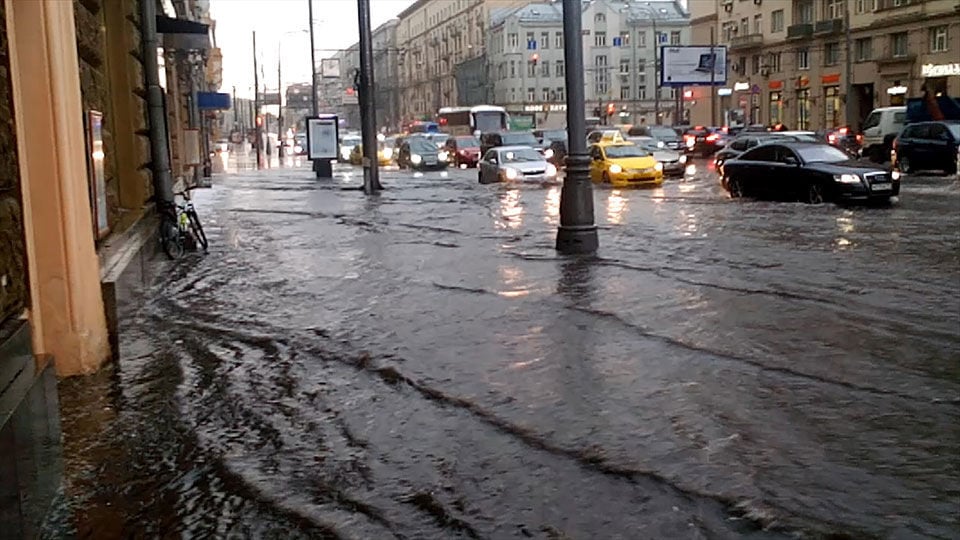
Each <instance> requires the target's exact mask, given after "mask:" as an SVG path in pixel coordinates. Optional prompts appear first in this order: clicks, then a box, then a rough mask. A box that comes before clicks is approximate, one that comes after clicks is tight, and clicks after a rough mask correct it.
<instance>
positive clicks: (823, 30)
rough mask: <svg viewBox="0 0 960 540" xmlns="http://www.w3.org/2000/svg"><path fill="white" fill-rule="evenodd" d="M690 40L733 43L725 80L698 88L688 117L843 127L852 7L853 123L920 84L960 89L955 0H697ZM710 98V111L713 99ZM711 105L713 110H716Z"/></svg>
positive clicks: (918, 90) (959, 7)
mask: <svg viewBox="0 0 960 540" xmlns="http://www.w3.org/2000/svg"><path fill="white" fill-rule="evenodd" d="M689 6H690V11H691V24H692V31H691V33H692V39H693V42H694V43H696V44H704V45H709V44H710V40H711V36H713V37H714V39H715V40H716V43H717V44H718V45H725V46H727V47H728V58H729V65H728V77H727V86H726V87H723V88H718V89H717V90H716V91H717V94H718V95H717V96H716V98H715V99H711V95H710V89H709V88H708V87H697V88H694V89H693V95H692V96H690V97H689V100H690V101H688V106H689V108H690V110H691V117H690V118H691V123H693V124H703V125H710V124H718V125H725V124H726V125H730V124H736V123H739V122H742V123H745V124H768V125H769V124H775V123H778V122H780V123H783V124H785V125H786V126H787V127H789V128H791V129H811V130H817V129H823V128H830V127H837V126H843V125H846V124H847V121H846V117H845V106H846V105H845V104H846V100H847V99H848V96H847V90H846V88H847V80H846V75H845V73H846V62H847V58H848V57H847V50H846V49H847V47H846V36H845V34H846V32H845V26H844V18H845V16H846V10H847V9H849V20H850V29H851V31H850V33H851V47H850V54H849V59H850V62H851V63H852V66H851V67H852V74H853V76H852V96H850V99H853V100H854V107H853V108H854V111H855V114H854V118H853V124H854V127H855V128H858V127H859V124H860V123H861V122H862V121H863V119H864V118H866V116H867V115H868V114H869V113H870V111H871V110H872V109H874V108H876V107H885V106H890V105H899V104H903V102H904V100H905V98H907V97H912V96H920V95H921V94H922V89H923V88H928V89H930V90H931V91H933V92H946V93H948V94H949V95H952V96H958V95H960V4H958V3H957V1H956V0H691V1H690V2H689ZM712 101H713V102H714V107H712V106H711V102H712ZM712 108H714V109H715V110H714V111H713V112H712V114H711V109H712Z"/></svg>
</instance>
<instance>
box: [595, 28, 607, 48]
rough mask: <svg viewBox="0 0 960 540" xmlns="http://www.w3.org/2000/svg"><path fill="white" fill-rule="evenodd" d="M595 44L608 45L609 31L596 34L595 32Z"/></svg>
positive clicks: (596, 45) (598, 45)
mask: <svg viewBox="0 0 960 540" xmlns="http://www.w3.org/2000/svg"><path fill="white" fill-rule="evenodd" d="M593 46H594V47H606V46H607V33H606V32H594V34H593Z"/></svg>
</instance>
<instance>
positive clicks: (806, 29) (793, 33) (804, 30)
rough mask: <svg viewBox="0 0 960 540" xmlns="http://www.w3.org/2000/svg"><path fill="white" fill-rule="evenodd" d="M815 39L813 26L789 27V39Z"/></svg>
mask: <svg viewBox="0 0 960 540" xmlns="http://www.w3.org/2000/svg"><path fill="white" fill-rule="evenodd" d="M811 37H813V25H812V24H793V25H790V26H788V27H787V39H788V40H791V39H807V38H811Z"/></svg>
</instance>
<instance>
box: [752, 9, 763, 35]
mask: <svg viewBox="0 0 960 540" xmlns="http://www.w3.org/2000/svg"><path fill="white" fill-rule="evenodd" d="M753 33H754V34H762V33H763V15H761V14H759V13H757V14H756V15H754V16H753Z"/></svg>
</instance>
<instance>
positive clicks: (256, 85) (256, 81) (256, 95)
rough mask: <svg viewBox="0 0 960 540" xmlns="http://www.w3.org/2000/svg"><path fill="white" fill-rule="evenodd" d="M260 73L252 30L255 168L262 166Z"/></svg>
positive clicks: (255, 40) (255, 36)
mask: <svg viewBox="0 0 960 540" xmlns="http://www.w3.org/2000/svg"><path fill="white" fill-rule="evenodd" d="M259 120H260V74H259V72H258V71H257V31H256V30H254V31H253V131H254V136H253V137H254V139H253V151H254V152H256V153H257V169H258V170H259V169H262V168H263V161H262V160H263V157H262V156H261V155H260V144H261V143H260V122H259Z"/></svg>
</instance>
